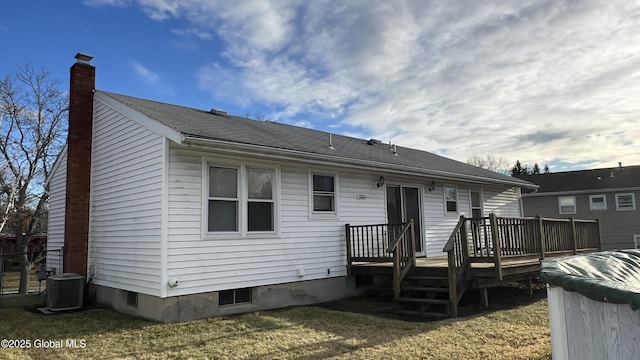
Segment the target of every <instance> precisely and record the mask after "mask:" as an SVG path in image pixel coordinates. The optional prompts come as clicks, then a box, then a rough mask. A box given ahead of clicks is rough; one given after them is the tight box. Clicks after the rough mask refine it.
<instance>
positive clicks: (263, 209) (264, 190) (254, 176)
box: [247, 168, 274, 231]
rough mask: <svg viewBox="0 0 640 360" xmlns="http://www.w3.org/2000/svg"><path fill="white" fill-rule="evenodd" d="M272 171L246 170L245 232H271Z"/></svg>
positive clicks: (272, 209)
mask: <svg viewBox="0 0 640 360" xmlns="http://www.w3.org/2000/svg"><path fill="white" fill-rule="evenodd" d="M273 178H274V172H273V170H263V169H251V168H249V169H247V194H248V196H247V197H248V200H247V231H273V230H274V228H273V218H274V201H273V180H274V179H273Z"/></svg>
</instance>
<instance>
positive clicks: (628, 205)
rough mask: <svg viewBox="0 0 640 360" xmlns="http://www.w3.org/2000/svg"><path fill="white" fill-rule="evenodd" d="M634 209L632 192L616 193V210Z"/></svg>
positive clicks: (634, 201)
mask: <svg viewBox="0 0 640 360" xmlns="http://www.w3.org/2000/svg"><path fill="white" fill-rule="evenodd" d="M635 209H636V196H635V194H634V193H626V194H616V211H627V210H635Z"/></svg>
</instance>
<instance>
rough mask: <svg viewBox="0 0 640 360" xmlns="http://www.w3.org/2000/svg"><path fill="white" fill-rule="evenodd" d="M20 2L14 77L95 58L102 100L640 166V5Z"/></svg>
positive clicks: (10, 8)
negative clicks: (22, 70)
mask: <svg viewBox="0 0 640 360" xmlns="http://www.w3.org/2000/svg"><path fill="white" fill-rule="evenodd" d="M11 3H14V2H11ZM15 3H16V4H6V2H5V3H3V4H2V5H0V36H2V37H3V38H4V39H6V40H3V41H4V42H5V45H4V47H3V51H2V54H3V55H2V56H1V57H0V66H1V67H0V69H1V70H2V75H3V76H4V74H7V73H8V72H11V71H14V70H15V67H16V65H21V64H24V63H27V62H29V63H31V64H32V65H34V66H37V67H45V68H47V69H49V70H50V71H51V73H52V75H54V76H55V77H57V78H59V79H60V80H61V81H62V82H63V84H64V85H65V86H66V82H67V81H68V80H67V78H68V68H69V66H70V65H71V64H72V63H73V56H74V55H75V53H76V52H85V53H88V54H91V55H93V56H95V60H94V62H93V63H94V65H96V67H97V87H98V88H99V89H101V90H106V91H113V92H119V93H123V94H127V95H131V96H138V97H143V98H149V99H153V100H159V101H165V102H169V103H175V104H180V105H185V106H191V107H196V108H202V109H209V108H212V107H213V108H218V109H223V110H226V111H228V112H230V113H232V114H237V115H248V116H251V117H254V118H259V119H268V120H274V121H280V122H285V123H290V124H297V125H300V126H307V127H312V128H315V129H319V130H325V131H330V132H334V133H339V134H346V135H352V136H357V137H362V138H377V139H380V140H382V141H384V142H388V141H393V142H394V143H397V144H399V145H402V146H409V147H415V148H420V149H423V150H427V151H431V152H435V153H437V154H440V155H444V156H448V157H451V158H453V159H456V160H459V161H467V159H469V158H470V157H472V156H474V155H477V156H486V155H493V156H496V157H502V158H504V159H505V160H507V161H508V162H509V163H510V164H512V163H514V162H515V160H516V159H519V160H520V161H521V162H523V163H525V164H530V165H532V164H533V163H534V162H537V163H539V164H540V165H541V166H543V165H544V164H548V165H549V166H550V167H551V170H552V171H562V170H572V169H587V168H595V167H609V166H617V164H618V161H621V162H622V163H623V165H638V164H640V3H639V2H638V1H629V0H620V1H569V0H553V1H545V0H537V1H504V2H503V1H401V0H397V1H373V0H369V1H357V0H350V1H322V0H315V1H293V0H291V1H289V0H276V1H254V0H238V1H228V0H221V1H217V0H182V1H173V0H172V1H170V0H84V1H82V2H77V3H76V2H69V1H32V0H26V1H21V2H15ZM27 19H28V20H27Z"/></svg>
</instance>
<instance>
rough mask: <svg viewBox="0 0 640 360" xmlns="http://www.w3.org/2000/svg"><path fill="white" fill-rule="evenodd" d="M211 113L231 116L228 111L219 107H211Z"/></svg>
mask: <svg viewBox="0 0 640 360" xmlns="http://www.w3.org/2000/svg"><path fill="white" fill-rule="evenodd" d="M209 114H213V115H218V116H224V117H229V114H227V112H226V111H224V110H218V109H213V108H212V109H211V110H209Z"/></svg>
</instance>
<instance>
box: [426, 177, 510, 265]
mask: <svg viewBox="0 0 640 360" xmlns="http://www.w3.org/2000/svg"><path fill="white" fill-rule="evenodd" d="M447 186H456V187H457V189H458V209H459V213H458V216H450V215H445V214H444V213H445V211H444V206H445V205H444V203H443V197H444V194H443V186H442V185H441V184H437V185H436V187H435V189H434V190H433V191H431V192H429V191H424V198H423V204H424V224H425V236H426V250H427V251H426V255H427V256H439V255H443V253H442V248H443V247H444V245H445V244H446V243H447V241H448V240H449V236H451V232H452V231H453V228H454V227H455V226H456V224H457V223H458V220H459V219H460V215H464V216H466V217H470V216H471V199H470V191H469V189H470V188H471V189H474V191H478V185H474V186H472V187H469V186H468V185H465V184H463V183H459V184H449V183H447ZM480 190H481V192H482V200H483V203H482V204H483V211H484V215H485V216H487V215H488V214H490V213H495V214H496V215H498V216H506V217H519V216H522V213H521V210H520V209H521V208H520V194H519V191H518V189H514V188H511V187H509V188H500V187H495V186H491V187H483V188H481V189H480Z"/></svg>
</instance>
